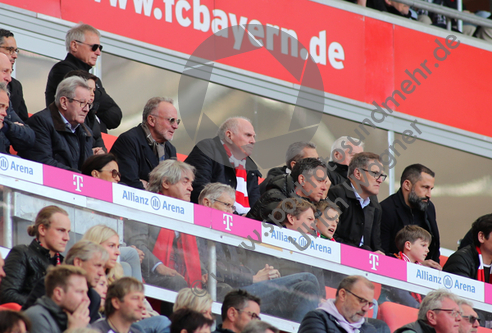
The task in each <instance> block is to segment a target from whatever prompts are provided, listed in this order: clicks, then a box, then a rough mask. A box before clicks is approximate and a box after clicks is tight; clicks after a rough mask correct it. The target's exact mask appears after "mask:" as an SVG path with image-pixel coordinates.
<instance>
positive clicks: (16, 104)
mask: <svg viewBox="0 0 492 333" xmlns="http://www.w3.org/2000/svg"><path fill="white" fill-rule="evenodd" d="M8 87H9V91H10V106H12V108H13V109H14V111H15V113H17V115H18V116H19V118H20V119H22V121H23V122H26V121H27V119H29V113H28V112H27V106H26V102H24V93H23V92H22V84H21V83H20V82H19V81H18V80H16V79H14V78H12V81H10V83H9V85H8Z"/></svg>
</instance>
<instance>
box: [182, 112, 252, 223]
mask: <svg viewBox="0 0 492 333" xmlns="http://www.w3.org/2000/svg"><path fill="white" fill-rule="evenodd" d="M255 136H256V133H255V129H254V128H253V125H252V124H251V121H250V120H249V119H246V118H244V117H233V118H229V119H227V120H226V121H224V122H223V123H222V125H220V127H219V131H218V136H216V137H215V138H213V139H204V140H202V141H200V142H198V143H197V145H196V146H195V147H194V148H193V150H192V151H191V153H190V155H188V158H186V160H185V162H186V163H188V164H191V165H193V166H194V167H195V168H196V178H195V182H194V183H193V192H192V194H191V202H194V203H198V196H199V195H200V192H201V191H202V189H203V187H204V186H205V185H207V184H208V183H216V182H219V183H222V184H226V185H230V186H231V187H232V188H234V189H235V190H236V204H235V206H236V209H237V212H238V213H239V214H246V213H248V211H249V210H250V207H253V205H254V204H255V202H256V201H257V200H258V199H259V197H260V189H259V186H258V177H261V173H260V172H259V171H258V167H257V166H256V164H255V162H253V160H252V159H251V157H250V156H251V154H252V153H253V148H254V145H255V142H256V140H255Z"/></svg>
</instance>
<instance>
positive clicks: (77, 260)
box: [73, 258, 82, 267]
mask: <svg viewBox="0 0 492 333" xmlns="http://www.w3.org/2000/svg"><path fill="white" fill-rule="evenodd" d="M81 264H82V260H81V259H80V258H74V259H73V265H74V266H75V267H80V265H81Z"/></svg>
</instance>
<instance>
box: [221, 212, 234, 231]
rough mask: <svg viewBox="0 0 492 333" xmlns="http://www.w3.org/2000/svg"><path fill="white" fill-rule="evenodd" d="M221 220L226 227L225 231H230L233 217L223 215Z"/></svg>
mask: <svg viewBox="0 0 492 333" xmlns="http://www.w3.org/2000/svg"><path fill="white" fill-rule="evenodd" d="M222 218H223V219H224V220H223V221H224V224H225V225H226V230H227V231H231V227H232V226H233V224H232V218H233V215H229V214H223V215H222Z"/></svg>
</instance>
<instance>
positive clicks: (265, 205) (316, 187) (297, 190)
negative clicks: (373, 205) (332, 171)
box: [247, 158, 331, 222]
mask: <svg viewBox="0 0 492 333" xmlns="http://www.w3.org/2000/svg"><path fill="white" fill-rule="evenodd" d="M330 184H331V183H330V180H329V178H328V176H327V170H326V165H325V164H324V163H323V162H322V161H320V160H318V159H317V158H305V159H302V160H300V161H298V162H297V163H296V164H295V165H294V168H293V170H292V172H291V173H290V174H286V175H280V176H277V177H275V178H273V179H272V181H271V182H270V183H269V184H268V186H267V190H266V192H265V193H263V195H262V196H261V198H260V199H259V200H258V201H257V202H256V204H255V205H254V206H253V208H251V210H250V211H249V213H248V215H247V217H249V218H252V219H255V220H258V221H267V222H273V218H272V216H270V215H271V212H272V211H273V210H274V209H275V208H277V206H278V204H279V203H280V202H281V201H282V200H284V199H286V198H292V197H301V198H304V199H306V200H308V201H310V202H311V203H316V202H319V201H320V200H324V199H326V195H327V193H328V189H329V188H330Z"/></svg>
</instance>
